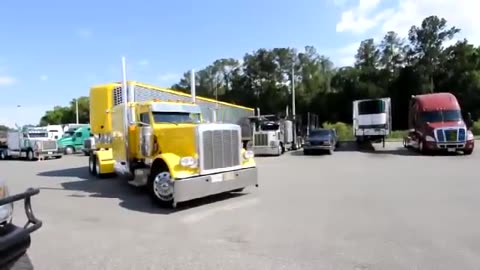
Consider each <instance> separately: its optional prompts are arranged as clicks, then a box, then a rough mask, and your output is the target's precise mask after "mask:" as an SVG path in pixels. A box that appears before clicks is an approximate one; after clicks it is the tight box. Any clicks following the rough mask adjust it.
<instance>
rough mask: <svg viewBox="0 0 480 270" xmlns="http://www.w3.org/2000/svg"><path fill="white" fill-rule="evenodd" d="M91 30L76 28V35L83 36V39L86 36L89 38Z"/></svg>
mask: <svg viewBox="0 0 480 270" xmlns="http://www.w3.org/2000/svg"><path fill="white" fill-rule="evenodd" d="M92 34H93V33H92V31H90V30H88V29H79V30H77V35H78V36H79V37H81V38H84V39H87V38H90V37H91V36H92Z"/></svg>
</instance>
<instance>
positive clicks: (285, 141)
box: [249, 115, 294, 156]
mask: <svg viewBox="0 0 480 270" xmlns="http://www.w3.org/2000/svg"><path fill="white" fill-rule="evenodd" d="M249 119H250V120H251V122H252V137H253V140H252V150H253V151H254V153H255V155H276V156H280V155H282V154H283V153H284V152H285V151H288V150H292V149H293V142H294V138H293V123H292V121H290V120H287V119H281V118H279V117H277V116H276V115H258V116H251V117H250V118H249Z"/></svg>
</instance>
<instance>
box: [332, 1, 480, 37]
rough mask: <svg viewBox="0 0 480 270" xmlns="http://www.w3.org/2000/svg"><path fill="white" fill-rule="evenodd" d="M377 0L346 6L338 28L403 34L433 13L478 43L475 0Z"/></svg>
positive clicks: (479, 33) (479, 18)
mask: <svg viewBox="0 0 480 270" xmlns="http://www.w3.org/2000/svg"><path fill="white" fill-rule="evenodd" d="M379 3H380V0H360V1H359V2H358V4H357V6H356V7H354V8H352V9H349V10H345V11H344V12H343V13H342V15H341V20H340V22H338V24H337V32H352V33H354V34H363V33H366V32H367V31H369V30H372V31H375V32H382V34H384V33H385V32H387V31H395V32H397V33H399V34H400V35H401V36H406V35H407V33H408V30H409V29H410V27H411V26H412V25H420V24H421V22H422V20H423V19H424V18H426V17H428V16H431V15H436V16H439V17H443V18H445V19H446V20H447V22H448V24H449V25H450V26H457V27H459V28H461V29H462V32H463V33H462V34H461V35H460V36H462V37H467V38H468V39H469V40H471V41H472V42H474V43H476V44H478V43H480V29H479V28H478V27H477V25H479V24H480V16H478V15H477V10H478V9H479V8H480V1H476V0H456V1H452V0H398V1H397V4H396V6H392V7H389V8H385V9H378V5H379Z"/></svg>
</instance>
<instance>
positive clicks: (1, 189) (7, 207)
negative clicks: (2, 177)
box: [0, 184, 13, 223]
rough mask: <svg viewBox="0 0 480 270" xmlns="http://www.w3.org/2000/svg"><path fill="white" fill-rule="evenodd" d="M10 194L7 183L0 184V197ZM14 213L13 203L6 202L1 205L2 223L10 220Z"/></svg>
mask: <svg viewBox="0 0 480 270" xmlns="http://www.w3.org/2000/svg"><path fill="white" fill-rule="evenodd" d="M8 196H10V194H9V192H8V188H7V185H6V184H3V185H2V186H0V199H4V198H6V197H8ZM12 213H13V203H9V204H4V205H1V206H0V223H3V222H6V221H9V219H10V218H11V217H12Z"/></svg>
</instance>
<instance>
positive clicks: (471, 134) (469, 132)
mask: <svg viewBox="0 0 480 270" xmlns="http://www.w3.org/2000/svg"><path fill="white" fill-rule="evenodd" d="M474 139H475V136H474V135H473V133H472V131H470V130H469V131H468V135H467V141H471V140H474Z"/></svg>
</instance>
